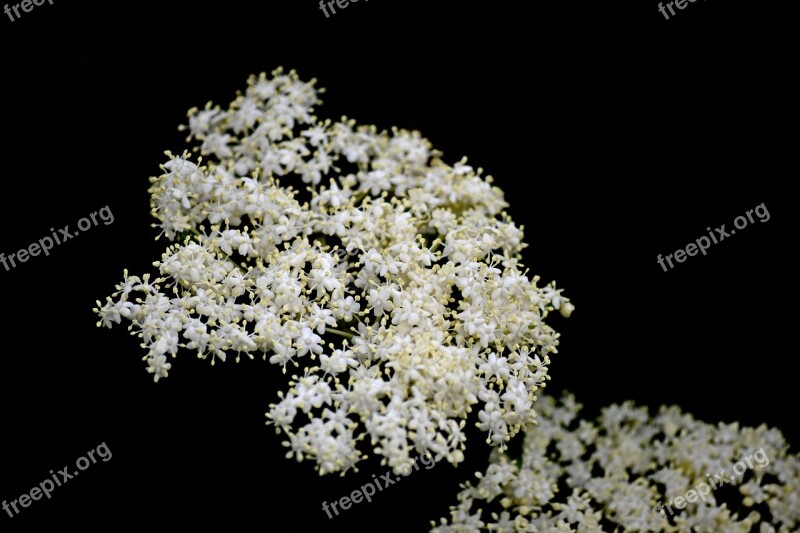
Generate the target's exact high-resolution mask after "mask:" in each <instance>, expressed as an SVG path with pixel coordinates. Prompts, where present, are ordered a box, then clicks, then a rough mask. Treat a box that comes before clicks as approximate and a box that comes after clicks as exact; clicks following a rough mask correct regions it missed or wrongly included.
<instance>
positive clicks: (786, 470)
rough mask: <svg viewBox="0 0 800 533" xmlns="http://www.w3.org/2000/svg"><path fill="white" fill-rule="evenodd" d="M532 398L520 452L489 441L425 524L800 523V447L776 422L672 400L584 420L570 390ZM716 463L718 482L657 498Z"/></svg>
mask: <svg viewBox="0 0 800 533" xmlns="http://www.w3.org/2000/svg"><path fill="white" fill-rule="evenodd" d="M536 405H537V411H538V415H539V416H538V417H537V423H536V425H535V426H531V427H530V428H528V430H526V432H525V438H524V443H523V445H522V452H521V456H520V457H517V458H512V457H510V456H509V455H508V454H507V453H501V452H499V451H497V450H495V451H493V453H492V458H491V461H490V465H489V467H488V469H487V470H486V472H485V473H484V474H480V473H479V474H478V476H477V477H478V480H479V481H478V482H477V484H475V485H473V484H472V483H467V484H465V485H464V486H463V490H462V492H461V493H460V494H459V495H458V502H459V503H458V505H456V506H454V507H452V508H451V511H450V515H451V516H450V519H449V520H446V519H441V522H440V524H438V525H437V524H435V523H434V524H433V526H434V527H433V531H435V532H437V533H455V532H458V533H465V532H476V531H481V530H490V531H504V532H512V531H530V532H534V531H535V532H544V531H564V532H566V531H579V532H590V531H667V532H672V531H676V532H677V531H681V532H683V531H695V532H716V531H726V532H742V533H747V532H750V531H758V532H761V533H772V532H777V531H780V532H789V531H797V530H798V527H800V456H798V455H790V454H788V453H787V450H788V448H789V445H788V444H787V443H786V441H785V440H784V438H783V436H782V435H781V433H780V432H779V431H778V430H775V429H769V428H767V427H766V426H763V425H762V426H759V427H758V428H749V427H742V428H740V427H739V425H738V423H734V424H722V423H720V424H718V425H712V424H707V423H704V422H701V421H698V420H695V419H694V418H693V417H692V416H691V415H689V414H685V413H682V412H681V411H680V410H679V409H678V408H677V407H662V408H661V410H660V411H659V413H658V414H657V415H656V416H655V417H651V416H650V415H649V413H648V410H647V409H646V408H637V407H635V406H634V405H633V404H632V403H631V402H626V403H624V404H622V405H613V406H611V407H608V408H606V409H604V410H603V411H602V414H601V416H600V417H599V419H598V421H597V422H596V423H592V422H589V421H586V420H581V419H578V418H577V415H578V412H579V410H580V407H581V406H580V405H579V404H577V403H576V402H575V399H574V397H573V396H571V395H566V396H565V397H564V399H563V401H562V402H561V403H560V404H557V403H556V402H555V401H554V400H553V399H552V398H551V397H548V396H544V397H541V398H540V399H539V401H538V402H537V404H536ZM756 450H759V452H756ZM753 452H756V455H758V453H761V454H763V455H762V458H766V459H767V460H766V461H763V462H761V463H760V464H757V465H755V467H754V468H752V469H750V470H747V471H746V472H745V473H744V475H743V476H741V477H738V478H737V477H735V476H732V477H730V478H727V480H728V482H729V484H727V485H725V484H724V483H723V482H724V480H725V479H726V476H725V474H724V472H730V471H731V465H734V464H735V463H737V461H740V459H741V458H742V457H745V456H752V454H753ZM734 470H735V469H734ZM718 472H720V473H721V474H720V475H718V476H717V478H716V479H717V483H719V486H717V485H715V484H713V483H712V486H714V488H716V490H713V491H712V490H707V491H704V494H703V498H702V500H701V499H700V498H691V497H690V498H688V499H687V500H688V501H684V503H685V504H686V505H685V507H684V508H682V509H679V508H675V507H671V508H670V509H669V510H670V512H666V510H665V507H664V504H665V502H667V501H672V500H673V499H675V501H677V499H678V498H679V497H681V496H685V495H687V493H689V492H690V491H691V490H692V488H693V487H696V486H698V484H702V483H707V482H709V480H710V479H713V476H714V475H715V474H716V473H718ZM720 479H722V481H720ZM707 488H708V487H707ZM706 492H707V494H705V493H706ZM689 502H691V503H689Z"/></svg>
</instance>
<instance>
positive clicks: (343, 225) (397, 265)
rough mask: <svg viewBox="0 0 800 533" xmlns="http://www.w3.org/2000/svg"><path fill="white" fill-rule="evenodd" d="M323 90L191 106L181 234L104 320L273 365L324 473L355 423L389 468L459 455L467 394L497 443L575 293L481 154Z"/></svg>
mask: <svg viewBox="0 0 800 533" xmlns="http://www.w3.org/2000/svg"><path fill="white" fill-rule="evenodd" d="M318 94H319V91H318V89H317V88H316V87H315V83H314V81H311V82H303V81H301V80H300V78H299V77H298V76H297V74H296V73H295V72H293V71H290V72H285V71H283V70H282V69H278V70H276V71H274V72H273V73H272V75H271V76H267V75H266V74H262V75H260V76H253V77H251V78H250V79H249V80H248V85H247V88H246V89H245V90H244V91H242V92H241V93H240V94H239V95H238V96H237V97H236V98H235V99H234V101H233V102H232V103H231V105H230V106H229V107H228V108H221V107H215V106H212V105H209V106H207V107H206V108H205V109H204V110H197V109H193V110H190V112H189V124H188V126H186V127H185V129H186V130H187V131H188V133H189V139H190V141H191V142H192V143H193V148H194V149H195V151H198V152H199V153H200V154H201V155H202V156H203V158H202V162H201V161H200V160H199V159H198V160H194V159H193V158H192V157H191V156H190V155H189V152H184V153H182V154H181V155H172V154H169V153H168V155H167V161H166V162H165V163H164V165H163V167H162V170H163V172H162V173H161V175H160V176H158V177H155V178H152V179H151V187H150V189H149V192H150V195H151V209H152V213H153V214H154V216H155V217H156V218H157V220H158V222H157V226H158V228H159V230H160V232H161V234H162V235H164V236H165V237H166V238H167V239H169V240H170V241H172V244H171V245H169V246H168V247H167V248H166V250H165V251H164V253H163V254H162V256H161V258H160V260H159V261H157V262H156V263H154V266H155V267H156V268H157V269H158V273H159V277H158V278H155V279H153V280H150V278H149V277H148V276H142V277H141V278H138V277H136V276H128V274H127V272H126V273H125V275H124V280H123V282H122V283H121V284H120V285H118V286H117V292H115V293H114V294H113V295H112V297H110V298H108V299H106V301H105V302H104V303H100V302H98V304H97V308H96V309H95V312H96V313H97V315H98V317H99V324H98V325H100V326H106V327H111V326H112V325H114V324H120V323H122V321H123V319H124V320H126V321H128V322H129V323H130V329H131V333H133V334H135V335H138V336H140V337H141V343H142V345H143V348H144V349H145V350H146V353H147V355H146V358H147V359H148V365H149V371H150V372H151V373H153V374H154V379H156V380H157V379H159V378H161V377H166V376H167V371H168V370H169V368H170V365H169V363H166V358H167V357H168V356H170V355H173V356H174V355H175V354H176V353H177V352H178V350H180V349H181V348H183V349H187V350H191V351H193V352H196V354H197V356H198V357H199V358H200V359H208V360H210V363H211V364H215V362H217V361H221V362H225V361H226V360H228V359H229V356H230V355H233V356H234V357H233V359H234V360H235V361H237V362H238V361H239V360H240V358H241V355H242V354H244V355H245V356H247V357H249V358H252V359H255V358H256V357H258V358H261V359H264V360H266V361H268V362H269V364H274V365H278V366H279V367H281V369H282V371H283V372H284V373H286V374H288V376H287V383H286V384H285V386H284V388H283V390H280V387H279V392H278V400H277V401H276V403H273V404H272V405H270V407H269V409H268V414H267V416H268V421H269V423H271V424H274V426H275V428H276V430H277V431H278V432H280V433H281V434H283V435H284V436H285V438H286V440H285V444H286V445H287V448H288V450H289V455H290V456H291V457H294V458H296V459H298V460H302V459H311V460H313V461H315V463H316V465H317V468H318V470H319V472H320V473H328V472H344V471H346V470H348V469H350V468H354V467H355V465H356V463H357V462H358V461H360V460H361V459H363V454H362V453H360V452H358V451H357V443H358V442H359V441H365V442H369V443H372V444H373V453H375V454H378V455H380V456H382V457H383V460H385V461H386V463H387V464H389V465H390V466H391V468H393V469H397V468H400V467H402V466H403V465H405V464H407V463H408V462H409V460H410V457H409V453H410V452H411V451H412V450H416V453H426V452H427V453H430V454H431V456H433V457H435V458H436V460H441V459H446V460H447V461H449V462H451V463H453V464H458V463H460V462H461V461H463V460H464V449H465V446H466V444H465V442H466V431H465V430H464V424H465V423H466V419H467V418H468V416H469V414H470V413H471V412H472V411H473V410H475V411H477V412H478V424H479V427H480V428H481V429H482V430H483V431H485V432H486V433H487V435H488V440H489V441H490V442H491V443H492V444H493V445H497V446H498V447H500V448H504V447H505V446H506V445H507V443H508V441H509V440H510V439H511V438H513V437H514V435H516V434H517V433H519V432H520V431H522V429H523V428H524V427H525V425H526V424H528V423H530V422H531V421H532V420H533V418H534V400H535V397H536V396H535V393H536V392H537V391H538V390H539V389H540V388H541V387H543V386H544V385H545V384H546V381H547V380H548V379H549V375H548V365H549V363H550V357H551V356H552V355H553V354H555V353H556V352H557V347H558V334H557V333H556V332H555V331H554V330H553V329H552V328H551V326H550V324H549V322H550V314H551V313H552V312H553V311H559V312H560V313H561V314H563V315H565V316H566V315H568V314H569V313H570V312H571V310H572V307H571V304H570V303H569V300H568V299H567V298H565V297H564V296H563V295H562V294H561V289H556V288H555V285H554V284H552V283H551V284H547V285H542V284H540V283H539V278H538V277H529V276H528V275H526V268H525V267H524V266H523V265H522V264H521V256H520V252H521V250H522V249H523V248H524V246H525V245H524V242H523V235H522V231H521V229H520V228H519V227H517V226H516V225H514V223H513V221H511V220H510V217H509V216H508V215H507V214H506V213H505V211H504V210H505V209H506V207H507V206H508V204H507V203H506V202H505V200H504V198H503V193H502V191H501V190H500V189H499V188H497V187H495V186H494V185H492V184H491V180H489V179H487V178H485V177H484V176H482V175H481V173H482V170H481V169H480V168H476V167H474V166H472V165H467V164H466V159H462V160H461V161H460V162H457V163H456V164H455V165H454V166H453V165H449V164H447V163H446V162H445V161H444V160H443V159H442V154H441V153H440V152H438V151H436V150H434V149H433V147H432V146H431V144H430V143H429V142H428V141H427V140H426V139H424V138H423V137H422V136H421V135H420V134H419V133H418V132H409V131H406V130H402V129H397V128H394V129H392V130H391V131H379V130H378V129H377V128H375V127H374V126H364V125H358V124H356V122H355V121H352V120H348V119H346V118H344V119H342V120H340V121H330V120H320V119H318V118H317V117H316V116H315V114H314V113H315V111H314V109H315V108H316V107H317V105H318V104H319V103H320V102H319V98H318ZM306 192H308V195H306V194H305V193H306ZM290 371H291V372H290ZM299 412H301V413H303V416H302V417H296V416H295V415H296V414H297V413H299ZM301 419H302V420H301ZM575 479H580V477H579V476H578V475H577V474H576V476H575ZM533 490H534V492H533V493H532V494H534V495H538V496H537V497H541V496H542V495H544V494H547V491H548V490H549V489H548V488H547V486H546V485H544V484H541V483H540V484H537V485H536V487H534V489H533ZM754 497H756V495H755V493H754ZM512 520H513V519H512V518H511V517H509V523H511V521H512ZM526 527H527V526H526Z"/></svg>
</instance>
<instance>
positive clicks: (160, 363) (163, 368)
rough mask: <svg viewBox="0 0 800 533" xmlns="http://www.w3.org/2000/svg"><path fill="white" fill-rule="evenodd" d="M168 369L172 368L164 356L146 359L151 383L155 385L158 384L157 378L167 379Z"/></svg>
mask: <svg viewBox="0 0 800 533" xmlns="http://www.w3.org/2000/svg"><path fill="white" fill-rule="evenodd" d="M170 368H172V365H171V364H170V363H167V357H166V356H164V355H154V356H152V357H148V358H147V371H148V372H150V373H151V374H153V381H155V382H156V383H158V380H159V378H165V377H167V375H168V374H169V369H170Z"/></svg>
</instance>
